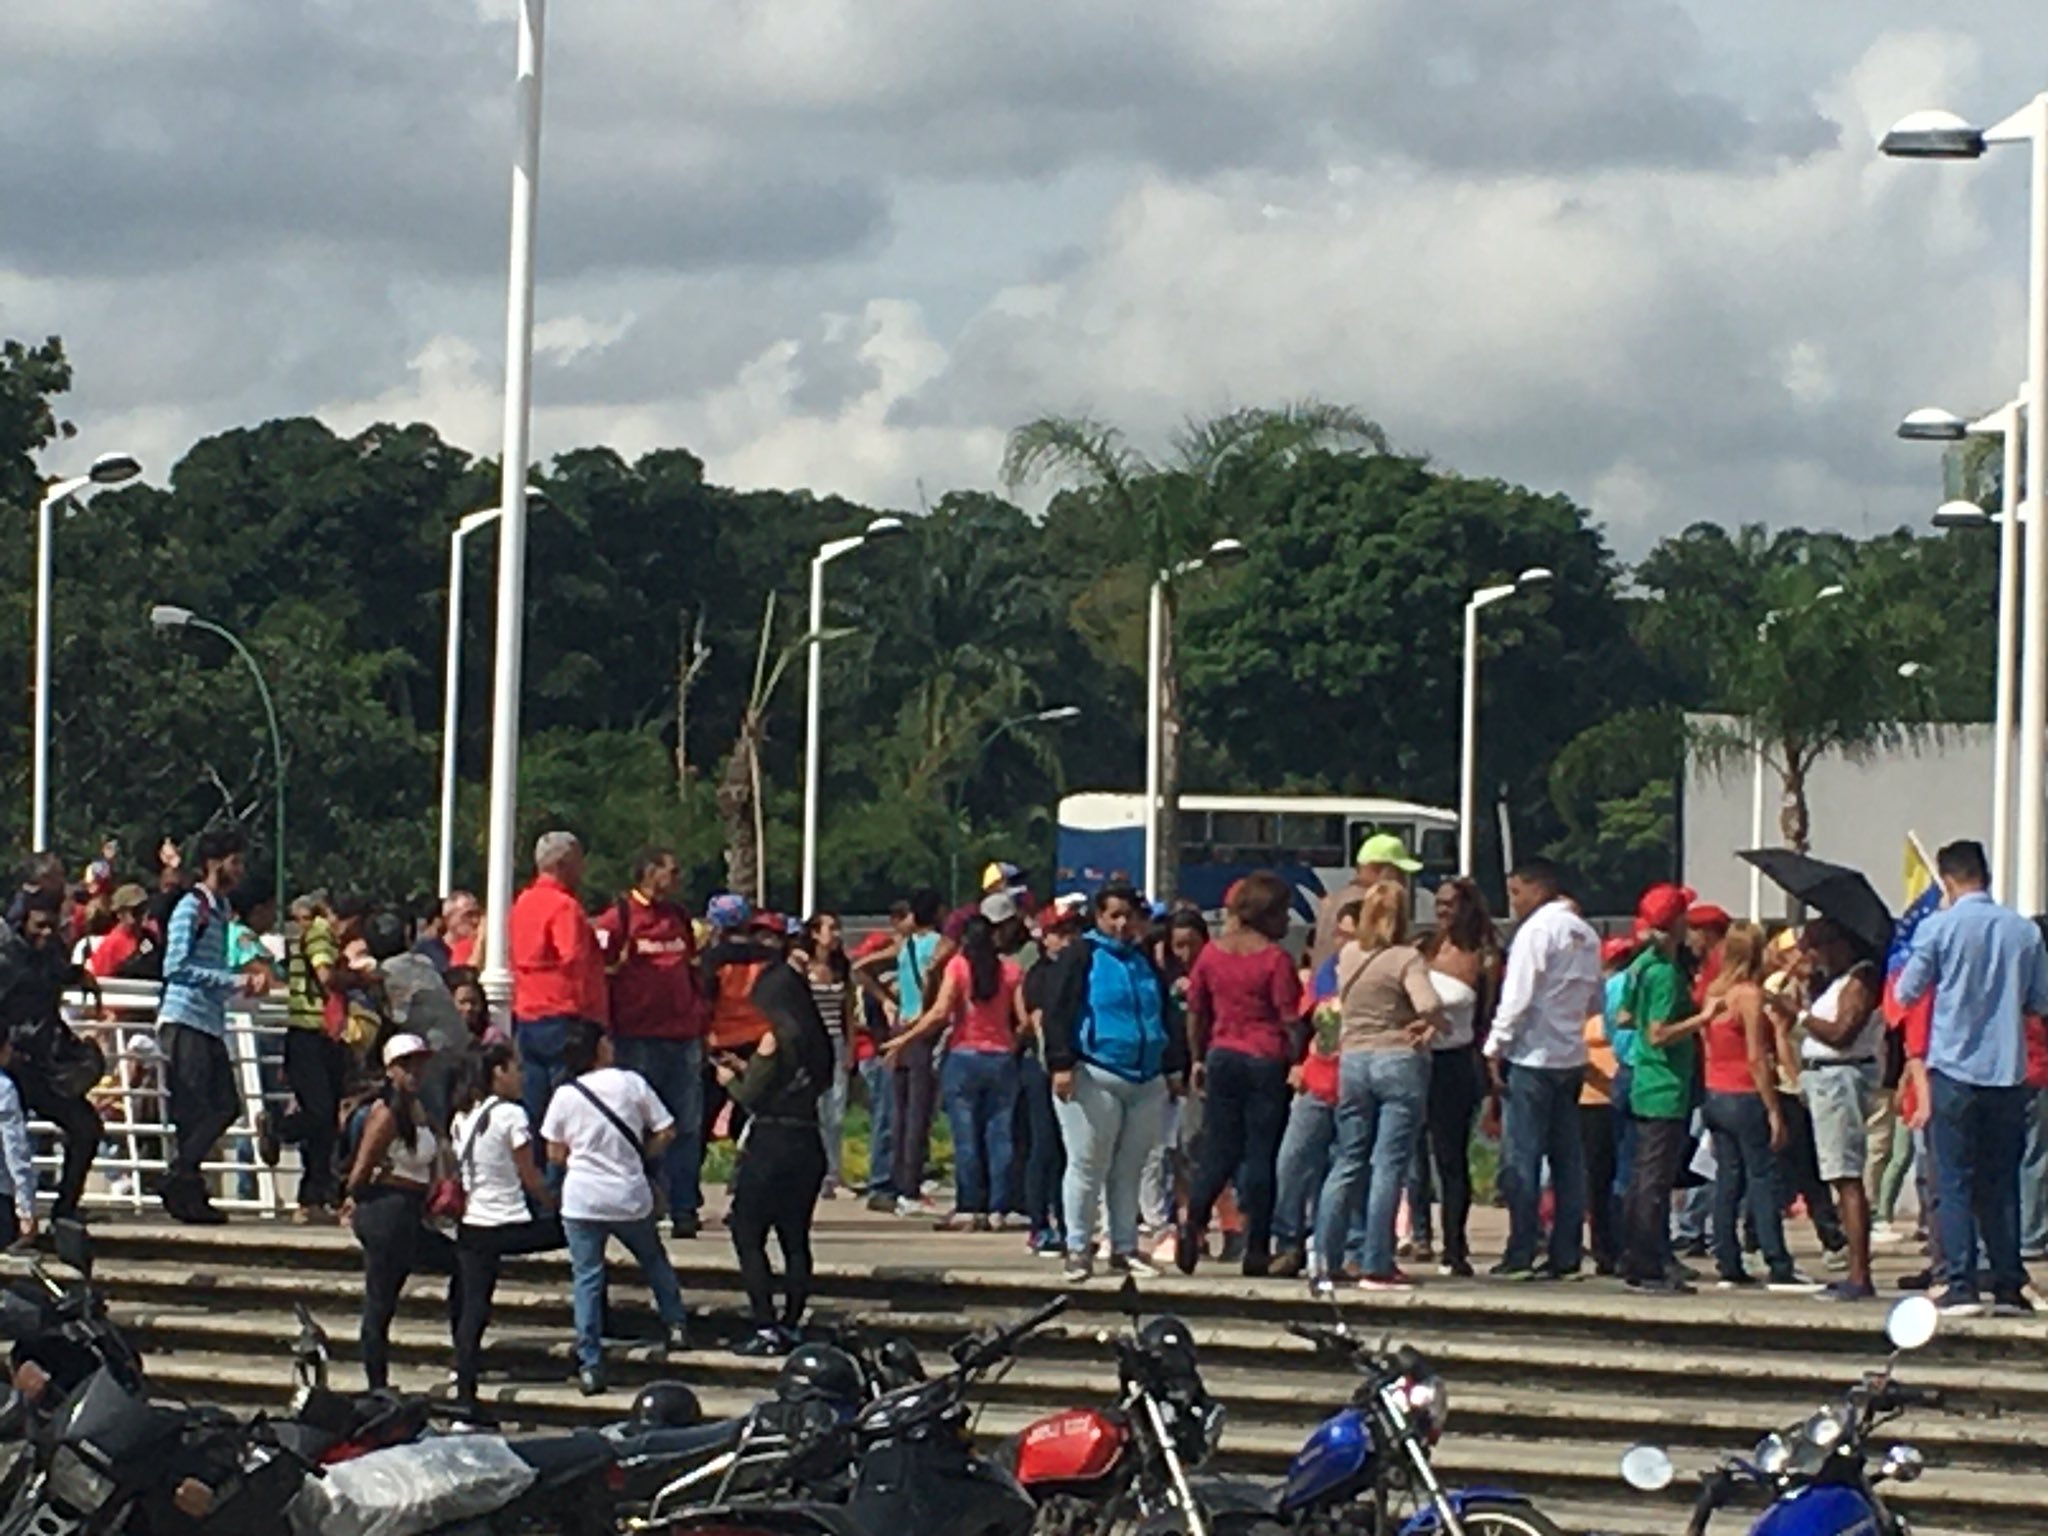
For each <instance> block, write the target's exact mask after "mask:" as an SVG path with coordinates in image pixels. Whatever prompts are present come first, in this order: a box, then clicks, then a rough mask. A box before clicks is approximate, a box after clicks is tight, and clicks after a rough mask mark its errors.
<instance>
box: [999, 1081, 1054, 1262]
mask: <svg viewBox="0 0 2048 1536" xmlns="http://www.w3.org/2000/svg"><path fill="white" fill-rule="evenodd" d="M1016 1126H1017V1133H1016V1136H1015V1138H1014V1139H1015V1140H1016V1142H1017V1143H1018V1145H1019V1146H1021V1147H1022V1149H1023V1150H1022V1151H1021V1152H1020V1153H1018V1154H1017V1155H1016V1156H1014V1157H1012V1158H1011V1160H1010V1167H1011V1170H1012V1175H1013V1176H1012V1180H1011V1183H1012V1187H1013V1189H1014V1191H1015V1193H1014V1194H1013V1195H1012V1197H1011V1199H1010V1209H1011V1210H1013V1211H1021V1212H1022V1213H1023V1214H1024V1218H1025V1219H1026V1220H1027V1221H1029V1222H1030V1223H1031V1230H1032V1232H1033V1233H1034V1234H1037V1235H1041V1236H1042V1235H1044V1234H1046V1233H1049V1232H1050V1233H1056V1232H1058V1231H1060V1230H1061V1229H1062V1228H1063V1227H1064V1226H1065V1224H1066V1223H1065V1219H1064V1217H1063V1215H1062V1213H1061V1211H1060V1181H1061V1180H1062V1179H1063V1178H1065V1177H1066V1172H1067V1150H1066V1148H1065V1147H1064V1146H1062V1145H1061V1144H1060V1122H1059V1117H1058V1116H1057V1115H1055V1114H1054V1113H1053V1102H1052V1078H1051V1077H1050V1076H1049V1075H1048V1074H1047V1073H1046V1070H1045V1063H1044V1062H1042V1061H1040V1060H1039V1059H1038V1058H1037V1057H1036V1056H1033V1055H1030V1054H1029V1053H1027V1054H1025V1055H1023V1056H1020V1057H1019V1058H1018V1059H1017V1115H1016Z"/></svg>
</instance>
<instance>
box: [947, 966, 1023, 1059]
mask: <svg viewBox="0 0 2048 1536" xmlns="http://www.w3.org/2000/svg"><path fill="white" fill-rule="evenodd" d="M946 979H947V980H948V981H950V982H952V983H953V988H954V993H955V995H956V996H957V997H958V998H959V999H960V1001H959V1004H958V1006H957V1007H956V1008H955V1009H954V1011H953V1033H952V1035H951V1036H950V1037H949V1038H948V1039H947V1041H946V1049H947V1050H949V1051H981V1052H995V1051H1013V1050H1015V1049H1016V1048H1017V1001H1016V999H1017V989H1018V988H1019V987H1021V986H1022V985H1024V968H1023V967H1022V966H1020V965H1018V964H1017V962H1016V961H1014V960H1007V959H1006V960H1003V961H1001V962H999V964H998V966H997V970H996V990H995V995H994V996H992V997H987V998H980V999H977V998H976V997H975V995H974V968H973V967H972V966H970V965H969V964H968V963H967V957H966V956H965V955H955V956H954V957H953V958H952V959H950V960H948V961H947V962H946Z"/></svg>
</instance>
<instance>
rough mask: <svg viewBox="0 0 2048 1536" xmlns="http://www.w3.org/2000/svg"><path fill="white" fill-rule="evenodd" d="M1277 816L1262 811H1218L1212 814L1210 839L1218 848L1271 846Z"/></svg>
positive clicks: (1274, 839)
mask: <svg viewBox="0 0 2048 1536" xmlns="http://www.w3.org/2000/svg"><path fill="white" fill-rule="evenodd" d="M1275 819H1276V818H1274V817H1273V816H1270V815H1267V814H1266V813H1264V812H1262V811H1216V812H1214V813H1212V814H1211V816H1210V818H1209V822H1210V834H1209V841H1210V842H1211V843H1213V844H1214V845H1215V846H1216V847H1217V848H1219V849H1222V848H1263V847H1270V846H1271V845H1272V844H1273V843H1274V842H1276V841H1277V839H1276V838H1275V837H1274V836H1273V822H1274V820H1275Z"/></svg>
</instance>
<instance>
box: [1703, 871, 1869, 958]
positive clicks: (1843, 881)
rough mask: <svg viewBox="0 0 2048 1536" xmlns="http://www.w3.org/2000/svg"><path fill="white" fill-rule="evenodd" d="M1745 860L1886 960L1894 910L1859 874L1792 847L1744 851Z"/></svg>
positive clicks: (1862, 875) (1794, 897)
mask: <svg viewBox="0 0 2048 1536" xmlns="http://www.w3.org/2000/svg"><path fill="white" fill-rule="evenodd" d="M1739 857H1741V858H1744V859H1747V860H1748V861H1749V862H1750V863H1752V864H1754V865H1755V866H1756V867H1757V868H1758V869H1760V870H1762V871H1763V872H1764V874H1765V875H1766V876H1767V877H1768V878H1769V879H1770V880H1771V881H1772V883H1773V884H1775V885H1777V886H1778V887H1779V888H1780V889H1782V890H1783V891H1784V892H1785V894H1786V895H1787V896H1790V897H1791V898H1792V899H1793V900H1794V901H1797V902H1802V903H1804V904H1805V905H1807V906H1809V907H1811V908H1813V910H1814V911H1816V912H1818V913H1819V914H1820V915H1821V916H1822V917H1825V918H1828V919H1829V920H1830V921H1832V922H1834V923H1835V924H1837V925H1838V926H1839V927H1841V928H1842V929H1843V930H1844V931H1845V932H1847V933H1848V934H1850V935H1851V936H1852V937H1854V938H1855V939H1856V941H1857V942H1858V943H1860V944H1862V945H1864V946H1865V947H1866V948H1868V949H1869V951H1870V953H1871V955H1872V957H1873V958H1875V959H1879V960H1882V959H1883V958H1884V955H1885V951H1886V950H1888V949H1890V948H1891V944H1892V909H1891V908H1890V907H1888V906H1886V905H1885V902H1884V898H1883V897H1882V896H1880V895H1878V894H1877V890H1876V888H1875V887H1874V886H1872V885H1871V883H1870V881H1869V880H1868V879H1866V878H1865V877H1864V874H1863V871H1862V870H1860V869H1851V868H1849V866H1848V865H1846V864H1830V863H1828V862H1827V861H1826V860H1825V859H1816V858H1811V857H1809V856H1808V855H1806V854H1803V853H1794V852H1793V851H1792V850H1791V849H1790V848H1745V849H1744V850H1743V851H1742V853H1741V854H1740V855H1739Z"/></svg>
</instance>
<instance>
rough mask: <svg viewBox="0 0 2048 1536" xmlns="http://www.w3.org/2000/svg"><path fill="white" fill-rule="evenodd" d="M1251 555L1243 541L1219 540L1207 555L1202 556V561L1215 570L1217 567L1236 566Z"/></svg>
mask: <svg viewBox="0 0 2048 1536" xmlns="http://www.w3.org/2000/svg"><path fill="white" fill-rule="evenodd" d="M1250 553H1251V551H1250V550H1248V549H1246V548H1245V547H1244V543H1243V541H1242V540H1239V539H1218V540H1217V541H1216V542H1215V543H1214V544H1211V545H1210V546H1209V548H1208V551H1207V553H1205V554H1204V555H1203V556H1202V559H1203V561H1204V562H1205V563H1206V564H1208V565H1209V566H1210V567H1212V568H1214V567H1217V566H1225V565H1236V564H1237V563H1238V562H1239V561H1241V560H1243V559H1244V558H1245V557H1246V556H1248V555H1249V554H1250Z"/></svg>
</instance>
